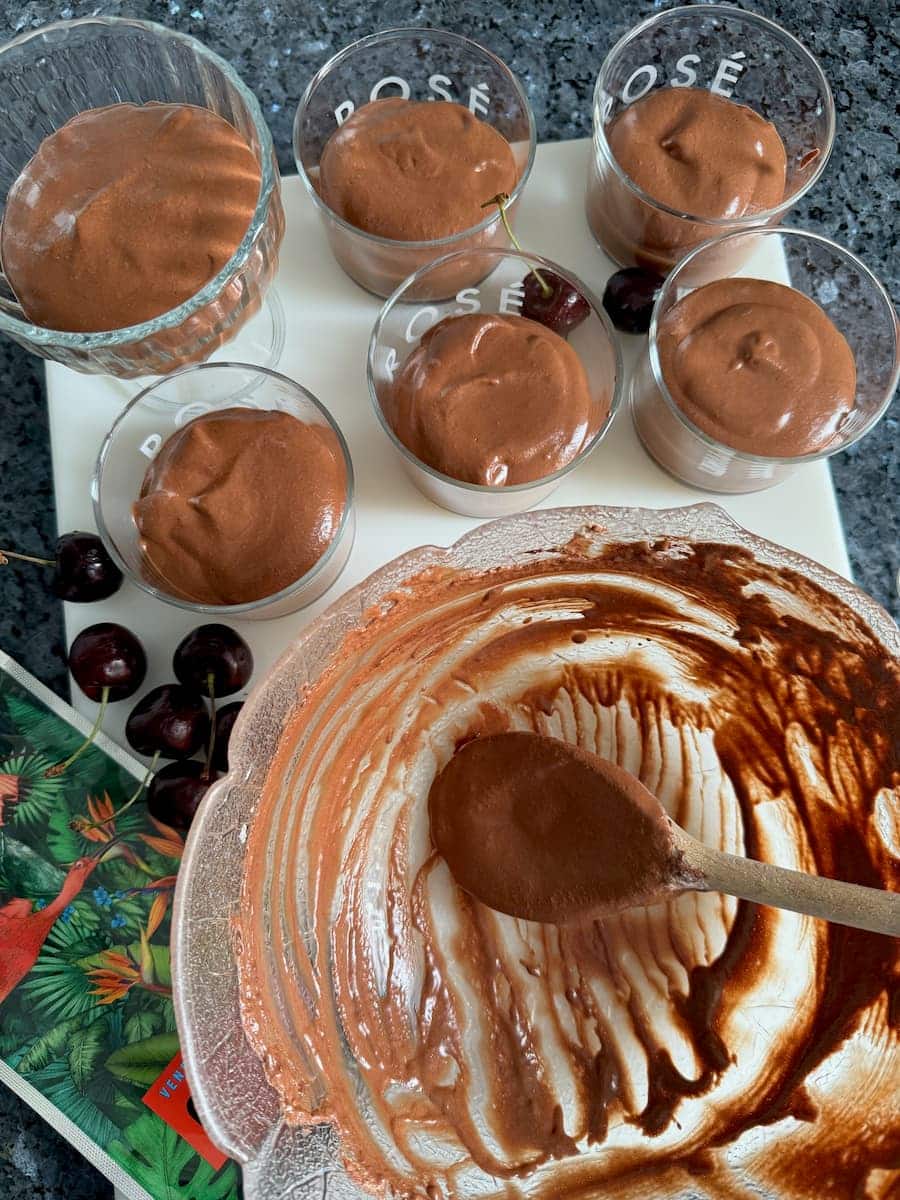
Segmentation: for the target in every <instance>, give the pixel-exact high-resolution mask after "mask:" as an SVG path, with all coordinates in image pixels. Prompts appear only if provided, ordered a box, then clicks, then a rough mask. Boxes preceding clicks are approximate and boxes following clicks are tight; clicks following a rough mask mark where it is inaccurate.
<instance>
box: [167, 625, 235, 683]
mask: <svg viewBox="0 0 900 1200" xmlns="http://www.w3.org/2000/svg"><path fill="white" fill-rule="evenodd" d="M172 666H173V668H174V671H175V675H176V678H177V679H178V680H179V682H180V683H183V684H184V686H185V687H188V688H192V689H193V691H195V692H198V693H199V694H200V695H201V696H208V695H210V689H209V682H210V676H211V677H212V685H213V689H214V694H215V696H216V697H219V696H230V695H231V694H232V692H238V691H240V689H241V688H242V687H245V686H246V684H247V682H248V680H249V679H250V676H251V675H252V674H253V655H252V653H251V652H250V647H249V646H248V645H247V643H246V642H245V641H244V639H243V638H242V637H241V635H240V634H239V633H237V632H236V631H235V630H234V629H231V628H230V626H228V625H216V624H211V625H199V626H198V627H197V628H196V629H193V630H191V632H190V633H189V634H188V635H187V636H186V637H184V638H182V640H181V641H180V642H179V643H178V646H177V648H176V650H175V656H174V658H173V659H172Z"/></svg>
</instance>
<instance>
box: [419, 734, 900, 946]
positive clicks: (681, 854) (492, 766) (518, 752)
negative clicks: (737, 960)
mask: <svg viewBox="0 0 900 1200" xmlns="http://www.w3.org/2000/svg"><path fill="white" fill-rule="evenodd" d="M429 814H430V819H431V836H432V840H433V842H434V845H435V847H436V849H437V851H438V853H439V854H441V855H442V856H443V857H444V858H445V859H446V861H447V864H448V866H449V867H450V870H451V872H452V873H453V876H454V877H455V879H456V881H457V883H458V884H459V885H460V886H461V887H462V888H464V889H465V890H466V891H468V892H470V893H471V894H472V895H473V896H475V897H476V898H477V899H479V900H481V901H482V902H483V903H484V904H487V905H489V906H490V907H491V908H495V909H498V910H499V911H500V912H505V913H510V914H511V915H512V916H516V917H523V918H525V919H526V920H532V921H546V922H550V923H553V924H565V923H568V922H571V921H578V920H584V919H586V918H597V917H602V916H603V915H604V914H608V913H610V912H615V911H618V910H620V909H623V908H630V907H633V906H634V905H638V904H653V903H656V902H658V901H660V900H665V899H668V898H671V897H672V896H675V895H678V894H679V893H681V892H684V891H700V892H709V891H715V892H724V893H726V894H727V895H729V896H738V897H740V898H741V899H742V900H752V901H754V902H755V903H757V904H767V905H771V906H773V907H775V908H785V909H789V910H790V911H791V912H799V913H806V914H807V915H808V916H812V917H821V918H823V919H824V920H826V921H836V922H837V923H839V924H841V925H852V926H855V927H856V928H858V929H868V930H871V931H873V932H875V933H885V934H890V935H892V936H893V937H900V895H897V894H895V893H893V892H886V891H880V890H878V889H876V888H868V887H860V886H859V885H858V884H854V883H842V882H839V881H838V880H835V879H826V878H824V877H822V876H820V875H809V874H806V873H804V872H802V871H792V870H789V869H787V868H786V867H776V866H773V865H772V864H770V863H763V862H757V861H755V860H754V859H749V858H740V857H738V856H736V855H734V854H726V853H725V852H724V851H722V850H713V849H712V848H711V847H709V846H705V845H703V843H702V842H698V841H697V840H696V838H693V837H691V836H690V834H688V833H685V831H684V830H683V829H681V828H680V827H679V826H678V825H676V824H675V823H674V822H673V821H672V820H671V818H670V817H669V816H668V814H667V813H666V812H665V810H664V809H663V807H662V805H661V804H660V803H659V801H658V800H657V799H656V797H655V796H654V795H653V794H652V793H651V792H649V791H648V790H647V789H646V788H645V787H644V785H643V784H642V783H641V782H640V780H638V779H636V778H635V776H634V775H631V774H630V773H629V772H628V771H625V770H623V769H622V768H621V767H618V766H616V765H615V764H614V763H611V762H608V761H607V760H606V759H603V758H599V757H598V756H597V755H595V754H589V753H587V752H586V751H584V750H580V749H578V748H577V747H575V746H570V745H569V744H568V743H566V742H561V741H558V740H557V739H555V738H546V737H541V736H540V735H539V734H534V733H501V734H494V735H491V736H489V737H483V738H476V739H475V740H474V741H471V742H468V743H466V744H465V745H464V746H462V747H461V749H460V750H458V751H457V753H456V754H455V755H454V756H453V758H452V759H451V760H450V761H449V763H448V764H447V765H446V767H444V769H443V771H442V772H441V773H440V775H438V777H437V778H436V779H435V781H434V784H433V785H432V788H431V793H430V796H429Z"/></svg>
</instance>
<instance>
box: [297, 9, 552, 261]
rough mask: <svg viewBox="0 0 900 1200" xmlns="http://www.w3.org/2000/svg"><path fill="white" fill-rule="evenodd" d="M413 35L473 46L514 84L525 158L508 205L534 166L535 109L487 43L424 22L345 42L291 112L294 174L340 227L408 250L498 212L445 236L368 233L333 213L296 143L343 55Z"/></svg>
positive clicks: (453, 238)
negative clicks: (414, 238) (524, 125)
mask: <svg viewBox="0 0 900 1200" xmlns="http://www.w3.org/2000/svg"><path fill="white" fill-rule="evenodd" d="M414 35H415V36H430V37H432V38H443V39H445V40H446V41H448V42H453V43H455V44H457V45H460V46H465V47H467V48H472V49H474V50H475V51H477V53H479V54H483V55H484V56H485V57H486V58H488V59H490V60H491V61H492V62H493V63H494V64H495V65H496V66H497V67H499V68H500V70H501V71H504V72H505V73H506V74H507V75H508V76H509V78H510V80H511V81H512V84H513V87H514V88H515V91H516V94H517V95H518V97H519V100H520V102H521V105H522V111H523V112H524V113H525V117H526V119H527V121H528V158H527V159H526V162H525V166H524V168H523V170H522V174H521V175H520V176H519V178H518V180H517V181H516V186H515V187H514V188H513V190H512V191H511V192H510V193H509V201H508V205H509V207H512V206H513V205H514V204H515V202H516V201H517V200H518V198H519V196H520V195H521V192H522V189H523V188H524V187H525V184H526V183H527V182H528V179H529V176H530V175H531V169H532V167H533V166H534V156H535V153H536V151H537V126H536V125H535V120H534V113H533V111H532V108H531V103H530V101H529V99H528V96H527V95H526V93H525V89H524V88H523V87H522V85H521V83H520V82H519V79H518V76H517V75H516V74H515V72H514V71H513V70H512V69H511V68H510V67H508V66H507V65H506V63H505V62H504V61H503V59H502V58H499V57H498V56H497V55H496V54H494V52H493V51H492V50H488V49H487V47H486V46H482V45H481V43H480V42H476V41H475V40H474V39H473V38H468V37H464V36H463V35H462V34H460V33H451V32H450V31H449V30H446V29H432V28H431V27H429V26H424V25H422V26H420V25H399V26H397V27H396V28H393V29H382V30H381V31H380V32H379V33H371V34H369V35H368V36H367V37H364V38H359V39H358V40H357V41H355V42H351V43H350V45H349V46H345V47H344V48H343V50H339V51H338V53H337V54H333V55H332V56H331V58H329V59H328V61H327V62H326V63H325V64H324V65H323V66H321V67H319V69H318V71H316V73H315V75H314V76H313V77H312V79H311V80H310V81H309V83H308V84H307V85H306V88H305V90H304V92H303V95H302V96H301V97H300V103H299V104H298V105H297V111H296V113H295V114H294V124H293V129H292V133H291V144H292V147H293V151H294V162H295V164H296V166H297V174H298V175H299V176H300V178H301V179H302V180H303V184H304V186H305V187H306V190H307V192H308V193H309V195H310V197H311V198H312V201H313V203H314V204H315V206H316V208H317V209H318V210H319V212H321V213H324V214H327V216H328V217H329V219H330V220H331V221H333V222H334V223H335V224H336V225H337V226H338V227H339V228H341V229H344V230H346V231H347V232H349V233H353V234H355V235H356V236H357V237H360V238H365V239H366V240H367V241H369V242H371V243H372V244H373V245H376V246H385V247H391V248H393V249H397V248H398V247H400V248H402V249H404V250H407V249H408V250H410V251H411V252H415V251H428V250H433V249H435V248H437V247H441V246H448V247H449V246H453V245H454V244H455V243H457V242H459V241H461V240H462V239H463V238H469V237H473V236H475V235H477V234H479V233H483V232H484V231H485V230H486V229H489V228H490V227H491V226H492V225H494V224H496V223H497V222H498V221H499V220H500V214H499V212H495V213H488V215H487V216H486V217H485V218H484V219H483V220H482V221H480V222H479V223H478V224H477V225H472V226H470V227H469V228H468V229H461V230H460V231H459V232H458V233H450V234H447V235H446V237H442V238H431V239H430V240H428V241H419V242H407V241H401V240H400V239H399V238H389V237H383V236H382V235H381V234H377V233H369V232H368V231H367V230H365V229H361V228H360V227H359V226H358V225H354V224H353V223H352V221H348V220H347V219H346V218H345V217H342V216H340V214H339V213H336V212H335V211H334V209H333V208H331V206H330V205H328V204H326V203H325V201H324V200H323V199H322V197H321V196H320V195H319V193H318V191H317V190H316V187H315V185H314V184H313V181H312V179H310V177H309V174H308V172H307V170H306V168H305V167H304V165H303V162H302V160H301V158H300V155H299V153H298V145H299V141H300V136H299V130H300V119H301V116H302V115H303V114H304V113H305V112H306V109H307V108H308V107H309V102H310V100H311V99H312V96H313V93H314V92H315V90H316V88H317V87H318V86H319V84H320V83H321V82H322V80H323V79H324V78H325V76H326V75H328V74H329V73H330V72H331V71H332V70H333V69H334V68H335V67H337V66H338V65H339V64H340V63H342V62H343V61H344V60H345V59H347V58H349V57H350V56H351V55H352V54H355V53H357V52H358V51H360V50H367V49H368V48H369V47H370V46H372V45H375V44H377V43H380V42H385V41H388V40H393V41H398V40H400V39H401V38H405V37H412V36H414Z"/></svg>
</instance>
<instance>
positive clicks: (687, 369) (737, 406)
mask: <svg viewBox="0 0 900 1200" xmlns="http://www.w3.org/2000/svg"><path fill="white" fill-rule="evenodd" d="M656 344H657V350H658V353H659V364H660V369H661V371H662V375H663V379H664V380H665V383H666V386H667V388H668V390H669V394H670V395H671V397H672V399H673V400H674V402H675V403H676V404H677V405H678V407H679V408H680V409H681V411H682V412H683V413H684V415H685V416H686V417H687V418H688V419H689V420H690V421H691V422H693V424H694V425H696V426H697V427H698V428H699V429H701V430H702V431H703V433H705V434H707V436H708V437H711V438H713V439H714V440H715V441H716V442H718V443H720V444H722V445H725V446H730V447H732V448H733V449H735V450H742V451H745V452H747V453H749V454H756V455H761V456H764V457H769V458H793V457H797V456H800V455H803V454H811V453H813V452H815V451H816V450H823V449H824V448H825V447H826V446H827V445H828V444H829V442H831V441H832V439H833V438H834V437H835V434H836V433H837V432H838V431H839V429H840V426H841V423H842V421H843V420H844V419H845V417H846V416H847V414H848V413H849V412H850V411H851V410H852V408H853V406H854V402H855V398H856V363H855V360H854V357H853V351H852V350H851V349H850V347H849V345H848V344H847V341H846V339H845V338H844V336H843V334H842V333H841V332H840V331H839V330H838V329H837V328H836V326H835V325H834V324H833V323H832V322H831V320H830V319H829V318H828V316H827V315H826V314H825V312H824V311H823V310H822V309H821V308H820V307H819V306H818V304H816V303H815V302H814V301H813V300H810V299H809V297H808V296H805V295H804V294H803V293H802V292H799V291H797V290H796V289H795V288H790V287H785V286H784V285H783V284H780V283H771V282H768V281H766V280H762V279H718V280H715V281H714V282H713V283H708V284H706V285H704V286H703V287H700V288H697V289H696V290H695V291H693V292H690V293H689V294H688V295H686V296H684V297H683V298H682V299H681V300H679V301H678V302H677V303H676V304H674V305H673V306H672V308H670V309H669V310H668V312H666V313H665V314H664V316H663V317H662V319H661V321H660V322H659V327H658V329H657V335H656Z"/></svg>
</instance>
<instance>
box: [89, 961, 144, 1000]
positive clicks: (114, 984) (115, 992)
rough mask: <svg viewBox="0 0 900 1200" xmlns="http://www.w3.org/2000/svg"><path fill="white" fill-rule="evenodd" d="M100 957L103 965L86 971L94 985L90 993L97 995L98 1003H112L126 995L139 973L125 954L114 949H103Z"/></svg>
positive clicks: (136, 980) (139, 976) (139, 975)
mask: <svg viewBox="0 0 900 1200" xmlns="http://www.w3.org/2000/svg"><path fill="white" fill-rule="evenodd" d="M100 958H101V959H102V960H103V963H104V965H103V966H102V967H92V968H91V970H90V971H88V978H89V979H90V981H91V983H93V984H94V985H95V986H94V988H93V989H92V992H91V994H92V995H94V996H97V997H98V1001H97V1002H98V1004H114V1003H115V1001H116V1000H121V999H122V997H123V996H127V995H128V993H129V992H130V991H131V989H132V988H133V987H134V985H135V984H136V983H137V982H138V981H139V980H140V978H141V973H140V971H139V970H138V968H137V967H136V966H135V964H134V963H133V962H132V961H131V959H130V958H129V957H128V956H127V955H125V954H119V953H118V951H116V950H104V951H103V952H102V953H101V955H100Z"/></svg>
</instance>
